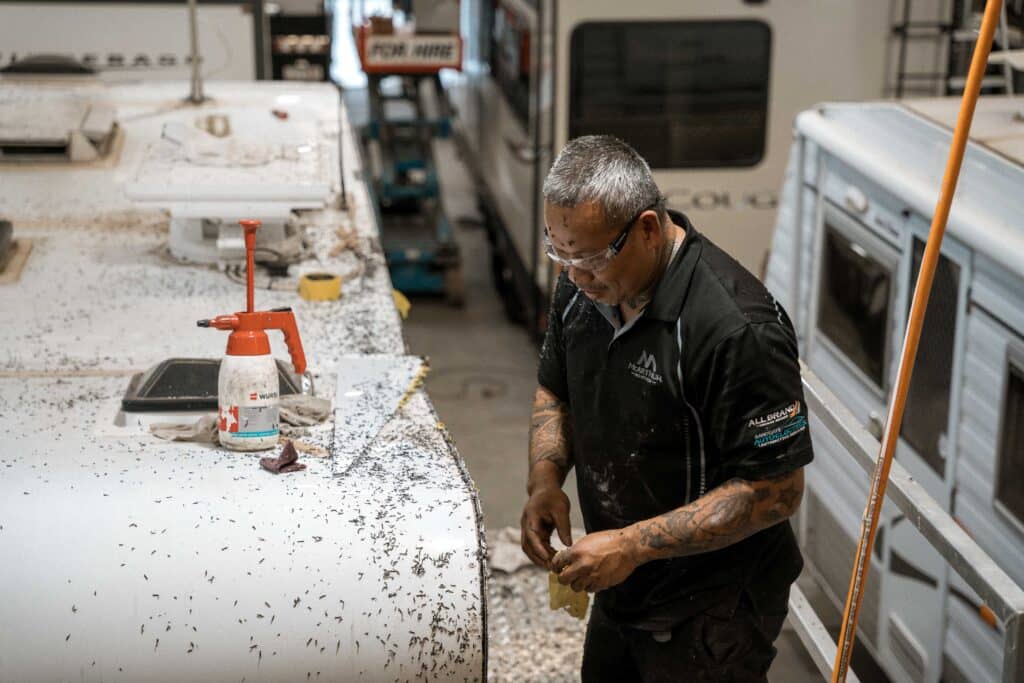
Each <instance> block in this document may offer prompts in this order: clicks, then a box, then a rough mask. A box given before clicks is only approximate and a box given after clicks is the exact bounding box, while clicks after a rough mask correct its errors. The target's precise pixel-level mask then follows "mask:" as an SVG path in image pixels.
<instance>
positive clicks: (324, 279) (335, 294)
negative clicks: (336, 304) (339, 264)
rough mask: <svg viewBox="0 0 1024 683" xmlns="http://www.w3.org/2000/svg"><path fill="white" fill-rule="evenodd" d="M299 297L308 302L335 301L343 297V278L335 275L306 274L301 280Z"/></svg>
mask: <svg viewBox="0 0 1024 683" xmlns="http://www.w3.org/2000/svg"><path fill="white" fill-rule="evenodd" d="M299 296H301V297H302V298H303V299H305V300H306V301H334V300H335V299H338V298H340V297H341V278H340V277H338V276H337V275H335V274H334V273H306V274H305V275H303V276H302V277H301V278H299Z"/></svg>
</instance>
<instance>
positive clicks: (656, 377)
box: [629, 351, 664, 385]
mask: <svg viewBox="0 0 1024 683" xmlns="http://www.w3.org/2000/svg"><path fill="white" fill-rule="evenodd" d="M629 372H630V373H631V374H632V375H633V376H634V377H636V378H637V379H639V380H643V381H644V382H647V383H648V384H654V385H657V384H661V383H662V382H663V381H664V379H663V378H662V376H661V374H660V373H659V372H658V362H657V361H656V360H654V355H653V354H650V353H647V352H646V351H641V352H640V359H639V360H637V362H635V363H630V364H629Z"/></svg>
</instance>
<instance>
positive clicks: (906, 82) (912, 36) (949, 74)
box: [889, 0, 1024, 99]
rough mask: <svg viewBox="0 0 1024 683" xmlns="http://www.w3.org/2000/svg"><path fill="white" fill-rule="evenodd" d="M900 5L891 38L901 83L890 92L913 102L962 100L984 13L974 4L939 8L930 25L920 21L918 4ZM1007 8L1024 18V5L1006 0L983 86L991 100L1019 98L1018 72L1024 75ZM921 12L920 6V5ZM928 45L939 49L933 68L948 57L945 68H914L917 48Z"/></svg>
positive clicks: (963, 0)
mask: <svg viewBox="0 0 1024 683" xmlns="http://www.w3.org/2000/svg"><path fill="white" fill-rule="evenodd" d="M895 2H898V3H899V4H900V14H899V18H898V20H897V21H896V22H895V23H894V24H893V26H892V33H891V37H892V38H893V39H894V40H895V41H896V43H897V51H896V54H897V56H896V72H895V81H894V83H893V84H892V85H891V86H890V88H889V90H890V92H891V93H892V94H893V96H894V97H896V98H897V99H902V98H904V97H908V96H915V95H916V96H939V95H956V94H959V93H962V92H963V89H964V84H965V83H966V80H967V77H966V66H967V62H968V61H969V58H970V52H971V50H972V49H973V45H974V42H975V40H976V39H977V33H978V31H977V27H976V26H975V23H976V21H977V20H978V18H979V17H980V16H981V14H980V12H981V10H982V9H983V6H982V7H977V8H976V7H974V4H975V3H974V2H973V1H972V0H952V2H951V3H950V4H949V6H948V7H947V6H946V3H945V2H944V1H941V0H940V2H939V3H938V6H937V9H938V11H937V16H936V17H934V18H929V19H920V18H917V19H915V18H914V15H915V12H914V8H915V3H914V2H913V0H895ZM1007 5H1011V7H1012V8H1013V12H1014V15H1015V16H1022V17H1024V0H1005V2H1004V4H1003V8H1002V17H1001V21H1000V26H999V30H998V32H997V33H996V45H995V47H994V49H993V51H992V58H991V65H990V68H989V73H988V74H987V75H986V76H985V79H984V81H983V82H982V92H983V93H985V94H998V93H1006V94H1011V95H1012V94H1013V92H1014V87H1013V79H1014V74H1013V71H1014V69H1018V70H1021V69H1024V50H1015V49H1012V48H1013V47H1014V46H1013V41H1012V35H1013V34H1012V33H1011V29H1010V23H1009V21H1008V18H1007ZM918 6H920V3H919V4H918ZM915 43H916V44H920V43H926V44H930V47H931V48H932V49H933V51H934V52H933V59H932V60H931V61H932V63H933V64H936V65H938V64H939V62H941V61H943V60H942V52H943V51H945V60H944V61H945V68H944V70H943V69H939V68H938V66H936V68H934V69H931V70H920V69H914V68H911V67H910V66H909V65H908V62H909V53H910V49H911V45H912V44H915Z"/></svg>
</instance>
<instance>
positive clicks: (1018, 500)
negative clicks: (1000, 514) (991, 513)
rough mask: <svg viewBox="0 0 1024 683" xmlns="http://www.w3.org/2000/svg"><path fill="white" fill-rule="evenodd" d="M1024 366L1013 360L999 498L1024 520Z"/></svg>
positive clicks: (1007, 402)
mask: <svg viewBox="0 0 1024 683" xmlns="http://www.w3.org/2000/svg"><path fill="white" fill-rule="evenodd" d="M1022 482H1024V366H1021V365H1018V364H1016V363H1014V362H1011V363H1010V366H1009V373H1008V376H1007V381H1006V400H1005V401H1004V402H1003V433H1002V436H1001V441H1000V444H999V473H998V476H997V478H996V500H997V501H998V502H999V503H1000V505H1001V506H1002V507H1003V508H1004V509H1005V510H1006V511H1007V512H1009V513H1010V514H1012V515H1013V516H1014V517H1016V518H1017V521H1018V522H1020V523H1022V524H1024V484H1022Z"/></svg>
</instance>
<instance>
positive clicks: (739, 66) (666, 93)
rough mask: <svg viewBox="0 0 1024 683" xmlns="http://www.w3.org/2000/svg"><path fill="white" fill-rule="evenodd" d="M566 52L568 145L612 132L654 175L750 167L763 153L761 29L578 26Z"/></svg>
mask: <svg viewBox="0 0 1024 683" xmlns="http://www.w3.org/2000/svg"><path fill="white" fill-rule="evenodd" d="M570 50H571V58H570V59H571V61H570V69H571V77H570V103H569V137H570V138H574V137H577V136H580V135H590V134H601V133H608V134H611V135H615V136H617V137H620V138H622V139H623V140H625V141H626V142H628V143H630V144H631V145H633V147H635V148H636V149H637V150H638V151H639V152H640V154H642V155H643V156H644V157H645V158H646V159H647V161H648V163H650V164H651V166H653V167H655V168H687V167H714V166H753V165H754V164H757V163H758V162H759V161H761V158H762V157H763V156H764V147H765V134H766V124H767V119H768V76H769V72H770V68H771V29H769V28H768V25H767V24H764V23H761V22H757V21H689V22H657V23H654V22H631V23H594V24H584V25H582V26H579V27H578V28H576V29H575V30H574V31H573V34H572V42H571V47H570Z"/></svg>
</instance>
